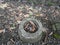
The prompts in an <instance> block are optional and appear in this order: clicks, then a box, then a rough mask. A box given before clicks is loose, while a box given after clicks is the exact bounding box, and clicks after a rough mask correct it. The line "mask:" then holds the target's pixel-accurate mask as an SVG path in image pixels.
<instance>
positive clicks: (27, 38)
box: [18, 18, 43, 43]
mask: <svg viewBox="0 0 60 45" xmlns="http://www.w3.org/2000/svg"><path fill="white" fill-rule="evenodd" d="M29 23H30V25H29V26H27V25H28V24H29ZM26 26H27V28H26ZM33 27H34V28H33ZM25 28H26V29H25ZM33 29H34V30H33ZM18 34H19V36H20V39H21V40H22V41H23V42H28V43H34V42H37V41H39V40H41V38H42V35H43V26H42V23H41V22H40V21H38V20H37V19H35V18H25V19H24V20H22V22H21V23H20V25H19V30H18Z"/></svg>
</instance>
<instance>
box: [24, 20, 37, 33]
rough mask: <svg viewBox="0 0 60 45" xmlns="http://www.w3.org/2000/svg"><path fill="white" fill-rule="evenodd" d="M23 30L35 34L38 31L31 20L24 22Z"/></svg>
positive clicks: (35, 24) (35, 23)
mask: <svg viewBox="0 0 60 45" xmlns="http://www.w3.org/2000/svg"><path fill="white" fill-rule="evenodd" d="M24 30H25V31H26V32H29V33H35V32H36V31H37V30H38V24H37V22H36V21H32V20H31V21H27V22H25V24H24Z"/></svg>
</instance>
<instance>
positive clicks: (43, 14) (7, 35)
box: [0, 2, 60, 45]
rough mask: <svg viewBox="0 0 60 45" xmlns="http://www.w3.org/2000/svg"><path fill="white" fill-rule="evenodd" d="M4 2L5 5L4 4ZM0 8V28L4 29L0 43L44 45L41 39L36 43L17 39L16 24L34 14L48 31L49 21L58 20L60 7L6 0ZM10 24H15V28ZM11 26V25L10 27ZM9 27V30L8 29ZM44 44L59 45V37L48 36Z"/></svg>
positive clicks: (1, 44)
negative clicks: (8, 0) (7, 0)
mask: <svg viewBox="0 0 60 45" xmlns="http://www.w3.org/2000/svg"><path fill="white" fill-rule="evenodd" d="M5 4H6V5H5ZM5 4H4V6H3V5H2V4H1V5H2V6H3V7H1V6H0V7H1V8H0V17H1V18H0V25H1V26H0V28H1V27H2V30H3V29H6V31H5V32H4V33H3V32H2V33H0V37H1V38H0V45H45V44H44V42H43V41H38V42H36V43H23V42H22V41H19V36H18V33H17V30H18V24H19V23H20V22H21V21H22V20H23V19H24V18H27V17H30V16H35V17H36V19H37V20H41V22H42V23H43V26H44V27H45V28H48V30H49V32H52V31H53V30H52V29H51V27H50V22H49V21H51V22H52V21H53V22H54V21H57V22H59V21H60V7H59V6H50V7H47V6H44V5H40V6H35V7H33V6H31V5H29V4H20V3H16V2H6V3H5ZM11 24H13V25H15V29H11V27H10V26H11ZM12 28H13V27H12ZM10 29H11V30H10ZM46 45H60V39H56V38H54V37H53V36H48V40H47V42H46Z"/></svg>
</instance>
